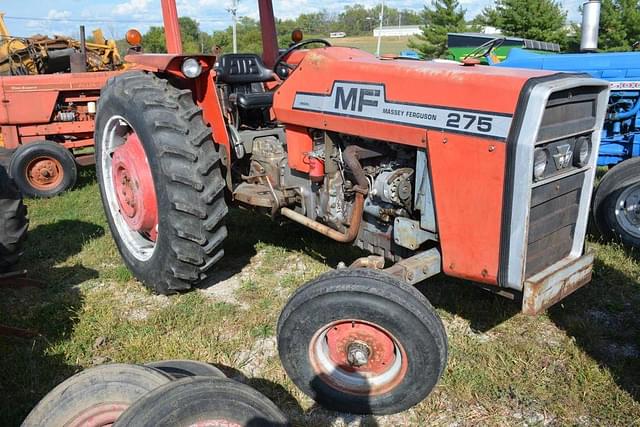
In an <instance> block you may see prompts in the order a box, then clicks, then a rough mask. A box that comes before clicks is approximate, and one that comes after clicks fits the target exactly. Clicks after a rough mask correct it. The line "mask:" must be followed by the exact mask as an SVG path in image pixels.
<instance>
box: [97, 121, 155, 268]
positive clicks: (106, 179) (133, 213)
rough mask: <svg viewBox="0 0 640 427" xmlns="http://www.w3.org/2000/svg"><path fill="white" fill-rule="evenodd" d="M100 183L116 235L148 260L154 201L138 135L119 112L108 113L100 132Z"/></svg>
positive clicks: (152, 241) (152, 246) (152, 242)
mask: <svg viewBox="0 0 640 427" xmlns="http://www.w3.org/2000/svg"><path fill="white" fill-rule="evenodd" d="M102 141H103V147H102V150H101V152H100V162H101V167H102V187H103V189H104V193H105V196H106V199H107V207H108V209H109V212H110V214H111V217H112V218H113V223H114V225H115V227H116V229H117V232H118V235H119V236H120V238H121V240H122V242H123V243H124V245H125V246H126V248H127V250H128V251H129V253H131V254H132V255H133V256H134V257H135V258H136V259H137V260H139V261H143V262H144V261H148V260H149V259H150V258H151V257H152V256H153V254H154V252H155V249H156V246H157V245H156V242H157V239H158V204H157V197H156V192H155V186H154V184H153V178H152V175H151V168H150V166H149V162H148V160H147V157H146V154H145V152H144V148H143V147H142V144H141V142H140V139H139V137H138V135H137V133H136V132H135V130H134V129H133V127H132V126H131V125H130V124H129V122H128V121H127V120H126V119H124V118H123V117H122V116H112V117H111V118H110V119H109V121H108V122H107V124H106V126H105V128H104V133H103V135H102Z"/></svg>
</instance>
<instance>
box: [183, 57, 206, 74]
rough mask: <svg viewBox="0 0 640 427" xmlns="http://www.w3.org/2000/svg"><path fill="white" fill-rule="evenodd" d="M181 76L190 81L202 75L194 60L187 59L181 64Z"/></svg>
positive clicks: (197, 62) (198, 64)
mask: <svg viewBox="0 0 640 427" xmlns="http://www.w3.org/2000/svg"><path fill="white" fill-rule="evenodd" d="M182 74H184V75H185V76H186V77H188V78H190V79H195V78H198V77H200V74H202V65H200V62H199V61H198V60H197V59H195V58H187V59H185V60H184V62H183V63H182Z"/></svg>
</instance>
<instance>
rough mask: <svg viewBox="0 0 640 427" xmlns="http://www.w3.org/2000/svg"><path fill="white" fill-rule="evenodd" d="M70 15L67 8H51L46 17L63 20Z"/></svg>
mask: <svg viewBox="0 0 640 427" xmlns="http://www.w3.org/2000/svg"><path fill="white" fill-rule="evenodd" d="M70 16H71V12H70V11H68V10H57V9H51V10H50V11H49V13H48V14H47V19H59V20H64V19H67V18H69V17H70Z"/></svg>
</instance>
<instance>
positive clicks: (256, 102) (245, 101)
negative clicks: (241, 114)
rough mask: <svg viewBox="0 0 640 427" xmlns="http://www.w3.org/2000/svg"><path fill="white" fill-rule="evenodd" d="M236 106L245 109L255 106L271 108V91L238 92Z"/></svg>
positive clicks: (251, 108)
mask: <svg viewBox="0 0 640 427" xmlns="http://www.w3.org/2000/svg"><path fill="white" fill-rule="evenodd" d="M236 102H237V104H238V107H240V108H244V109H245V110H253V109H257V108H271V106H272V105H273V92H258V93H256V92H251V93H238V94H237V95H236Z"/></svg>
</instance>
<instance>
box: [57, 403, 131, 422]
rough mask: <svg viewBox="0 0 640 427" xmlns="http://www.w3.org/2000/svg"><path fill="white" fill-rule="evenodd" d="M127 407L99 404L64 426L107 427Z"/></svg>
mask: <svg viewBox="0 0 640 427" xmlns="http://www.w3.org/2000/svg"><path fill="white" fill-rule="evenodd" d="M128 407H129V405H128V404H126V403H101V404H99V405H95V406H92V407H91V408H87V409H85V410H83V411H82V412H81V413H80V414H78V415H77V416H76V417H75V418H74V419H73V420H71V421H70V422H69V423H67V424H66V425H67V426H68V427H109V426H111V425H113V423H115V422H116V420H117V419H118V418H119V417H120V415H122V413H123V412H124V411H126V410H127V408H128Z"/></svg>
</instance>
